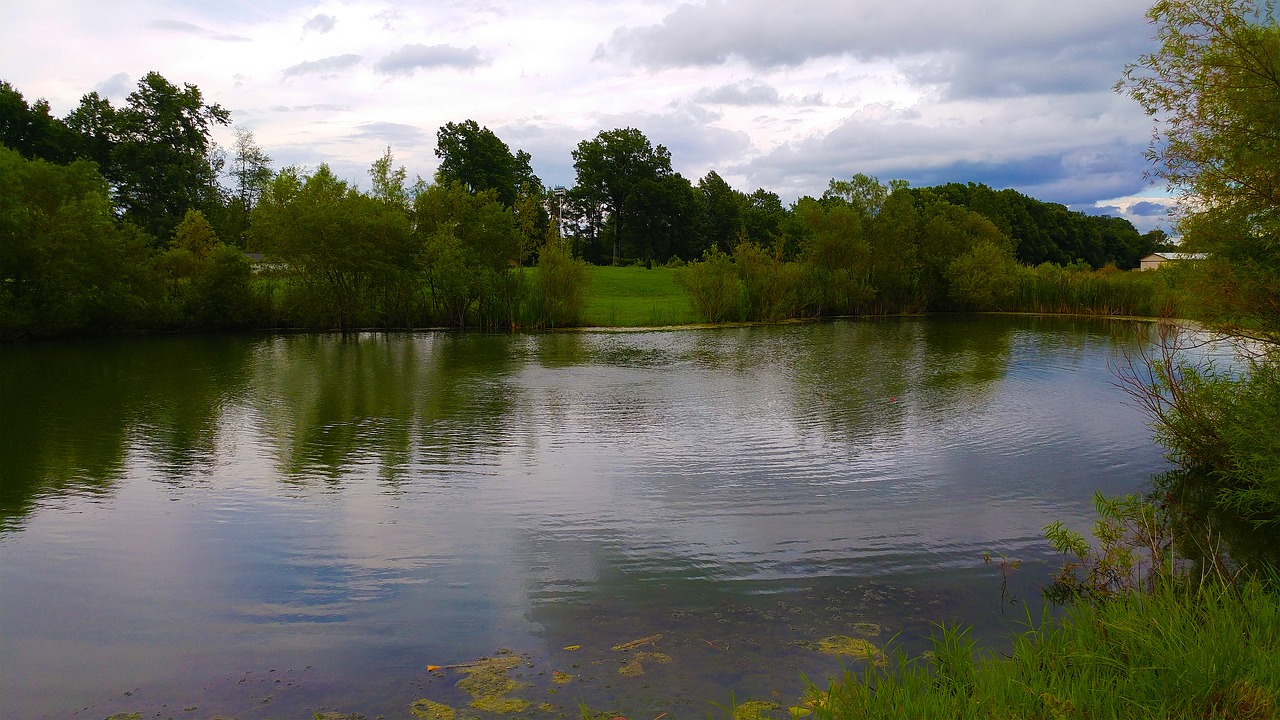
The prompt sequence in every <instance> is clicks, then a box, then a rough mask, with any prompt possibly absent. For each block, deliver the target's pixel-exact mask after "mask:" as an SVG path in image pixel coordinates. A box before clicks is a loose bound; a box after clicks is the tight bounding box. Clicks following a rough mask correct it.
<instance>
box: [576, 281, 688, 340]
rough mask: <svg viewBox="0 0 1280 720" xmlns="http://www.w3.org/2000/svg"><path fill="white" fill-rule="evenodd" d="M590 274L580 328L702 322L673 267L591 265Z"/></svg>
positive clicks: (652, 325)
mask: <svg viewBox="0 0 1280 720" xmlns="http://www.w3.org/2000/svg"><path fill="white" fill-rule="evenodd" d="M589 271H590V274H591V293H590V296H589V298H588V300H587V307H586V309H585V310H584V311H583V313H582V324H583V325H587V326H592V327H654V326H660V325H688V324H692V323H697V322H701V321H702V318H701V317H700V316H699V315H698V314H697V313H696V312H695V311H694V309H693V306H692V305H691V304H690V303H689V296H688V293H686V292H685V290H684V288H682V287H681V286H680V285H679V284H677V282H676V272H677V271H676V270H674V269H672V268H665V267H655V268H653V269H652V270H646V269H644V268H642V267H596V266H591V267H590V268H589Z"/></svg>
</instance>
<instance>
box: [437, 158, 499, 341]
mask: <svg viewBox="0 0 1280 720" xmlns="http://www.w3.org/2000/svg"><path fill="white" fill-rule="evenodd" d="M413 207H414V218H415V219H416V221H417V226H416V227H415V229H414V233H415V236H416V241H417V244H418V246H419V247H420V248H421V253H422V257H423V260H424V272H425V274H426V281H427V287H428V288H429V290H430V292H431V297H432V302H433V304H434V306H435V308H436V311H437V312H438V313H440V314H442V315H443V316H444V317H445V320H446V321H447V322H448V323H449V324H451V325H456V326H459V327H462V326H464V325H466V324H467V318H468V316H469V314H470V313H471V310H472V308H473V307H474V306H476V305H477V304H478V305H479V308H480V314H481V317H480V321H481V323H483V324H488V325H491V326H494V325H497V324H498V323H499V322H501V321H510V320H513V319H514V318H512V317H505V318H500V317H496V316H495V314H497V313H502V312H503V311H504V310H505V311H510V310H511V309H512V308H511V305H510V303H509V302H507V301H509V300H512V298H510V297H509V294H510V293H511V292H513V291H514V290H515V288H513V284H512V282H511V275H512V271H513V269H515V268H516V266H517V262H518V260H519V258H520V232H519V230H518V229H517V227H516V222H515V216H514V215H513V214H512V212H511V210H510V209H509V208H507V207H505V206H504V205H503V204H502V203H501V202H500V201H499V200H498V198H497V195H496V193H495V192H494V191H492V190H486V191H483V192H480V193H471V192H470V191H469V190H468V189H467V187H466V186H464V185H462V184H461V183H454V184H452V185H439V184H436V185H432V186H430V187H428V188H426V189H425V190H424V191H423V192H422V193H420V194H419V195H418V196H417V197H416V198H415V199H414V206H413Z"/></svg>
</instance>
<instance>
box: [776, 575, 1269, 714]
mask: <svg viewBox="0 0 1280 720" xmlns="http://www.w3.org/2000/svg"><path fill="white" fill-rule="evenodd" d="M804 709H805V710H808V711H810V712H811V715H812V717H813V718H815V719H816V720H821V719H823V718H862V717H919V718H1188V719H1189V718H1258V719H1259V720H1260V719H1262V718H1276V717H1280V598H1277V596H1276V595H1275V594H1274V592H1273V591H1271V590H1268V589H1267V588H1266V586H1265V584H1264V583H1262V582H1260V581H1255V580H1250V581H1247V582H1245V583H1244V584H1243V585H1242V586H1240V587H1239V588H1237V587H1234V586H1230V585H1221V584H1215V583H1192V582H1190V581H1183V582H1168V583H1165V584H1163V585H1161V586H1159V587H1157V588H1154V589H1153V590H1152V591H1150V592H1147V593H1131V594H1127V595H1123V596H1119V597H1116V598H1113V599H1110V600H1108V601H1107V602H1105V603H1099V604H1088V603H1085V604H1079V605H1076V606H1074V607H1072V608H1070V609H1069V610H1068V612H1067V615H1066V617H1065V618H1063V619H1062V620H1060V621H1052V620H1049V619H1047V618H1046V619H1042V620H1041V622H1040V623H1039V624H1038V625H1036V626H1034V627H1032V628H1031V629H1030V630H1028V631H1026V632H1024V633H1023V634H1022V635H1020V636H1019V637H1017V638H1016V639H1015V641H1014V649H1013V653H1012V655H1011V656H1009V657H1007V658H996V657H975V653H974V645H973V641H972V640H970V639H969V637H968V632H967V630H960V629H956V628H946V629H944V630H943V631H942V633H941V635H940V636H939V637H936V638H935V640H934V651H933V658H932V659H929V660H925V659H922V658H917V659H907V658H905V657H903V656H901V655H899V656H898V657H897V659H896V661H895V662H893V663H891V664H890V665H889V666H887V667H879V668H876V667H873V668H871V669H869V670H868V671H867V672H865V673H863V674H861V675H857V674H855V673H853V672H846V673H845V675H844V677H843V678H841V679H839V680H836V681H834V682H832V683H831V684H830V685H829V687H828V688H827V690H825V691H822V690H819V689H818V688H816V687H815V688H811V690H810V702H809V703H807V704H806V705H805V706H804ZM793 714H795V713H794V712H793Z"/></svg>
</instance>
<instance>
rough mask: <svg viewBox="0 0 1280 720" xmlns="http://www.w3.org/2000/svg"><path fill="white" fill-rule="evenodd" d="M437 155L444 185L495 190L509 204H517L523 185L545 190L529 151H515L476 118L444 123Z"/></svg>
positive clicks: (438, 179) (438, 133) (439, 179)
mask: <svg viewBox="0 0 1280 720" xmlns="http://www.w3.org/2000/svg"><path fill="white" fill-rule="evenodd" d="M436 157H438V158H440V169H439V170H437V171H436V182H438V183H439V184H441V185H451V184H453V183H461V184H462V185H464V186H465V187H466V188H467V190H469V191H471V192H473V193H480V192H484V191H486V190H492V191H493V192H494V194H495V195H496V196H497V198H498V200H499V201H500V202H501V203H502V204H503V205H506V206H507V207H515V205H516V203H517V201H518V200H519V197H520V188H521V186H524V185H528V186H529V187H530V188H535V187H536V188H538V192H541V186H542V183H541V181H539V180H538V178H537V176H536V175H534V174H533V168H532V166H531V165H530V160H531V159H532V158H531V157H530V156H529V153H527V152H524V151H523V150H520V151H517V152H515V153H512V152H511V148H510V147H508V146H507V144H506V143H505V142H503V141H502V140H501V139H500V138H499V137H498V136H497V135H495V134H494V133H493V131H492V130H490V129H489V128H487V127H481V126H480V124H479V123H477V122H476V121H475V120H464V121H462V122H460V123H452V122H451V123H445V124H444V125H443V126H441V127H440V129H439V130H438V131H436Z"/></svg>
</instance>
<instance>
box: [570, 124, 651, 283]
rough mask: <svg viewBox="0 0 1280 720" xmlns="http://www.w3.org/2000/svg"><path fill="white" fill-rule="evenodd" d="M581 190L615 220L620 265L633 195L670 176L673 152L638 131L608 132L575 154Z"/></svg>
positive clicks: (582, 145) (615, 256)
mask: <svg viewBox="0 0 1280 720" xmlns="http://www.w3.org/2000/svg"><path fill="white" fill-rule="evenodd" d="M573 169H574V170H575V171H577V176H578V180H577V182H578V187H579V188H581V189H582V191H583V192H584V194H585V195H586V196H587V197H588V198H590V200H592V201H594V202H596V203H597V204H599V205H602V206H603V207H604V208H605V209H606V211H607V212H608V214H609V216H610V218H611V219H612V221H613V263H614V264H615V265H616V264H617V263H618V257H619V250H620V248H621V242H622V231H623V228H624V227H625V226H626V223H625V222H624V218H623V216H624V214H625V212H626V208H627V204H628V201H629V200H630V198H631V196H632V195H634V194H636V193H637V192H638V191H640V190H641V188H642V187H643V186H644V184H645V183H652V182H653V181H656V180H658V179H660V178H662V177H665V176H667V175H670V174H671V153H670V151H668V150H667V149H666V148H665V147H663V146H662V145H658V146H656V147H655V146H654V145H653V144H652V143H650V142H649V138H647V137H645V136H644V133H642V132H640V131H639V130H637V129H635V128H620V129H617V130H605V131H603V132H601V133H600V134H598V135H596V136H595V138H594V139H591V140H583V141H582V142H580V143H578V147H577V149H575V150H574V151H573Z"/></svg>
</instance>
